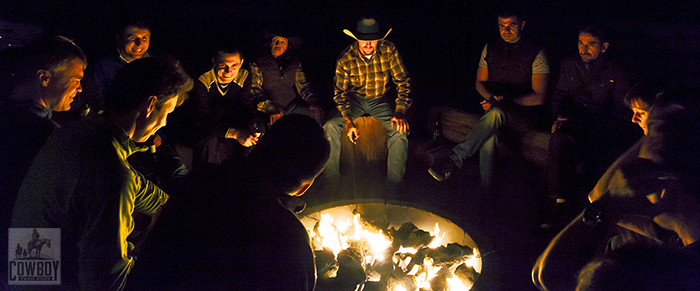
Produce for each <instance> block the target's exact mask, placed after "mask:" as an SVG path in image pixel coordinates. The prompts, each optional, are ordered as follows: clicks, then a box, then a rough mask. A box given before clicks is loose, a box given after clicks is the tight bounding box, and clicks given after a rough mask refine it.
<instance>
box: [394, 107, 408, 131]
mask: <svg viewBox="0 0 700 291" xmlns="http://www.w3.org/2000/svg"><path fill="white" fill-rule="evenodd" d="M391 127H395V128H396V131H398V132H400V133H404V132H407V131H408V121H407V120H406V117H405V116H404V115H403V113H401V112H396V113H394V117H392V118H391Z"/></svg>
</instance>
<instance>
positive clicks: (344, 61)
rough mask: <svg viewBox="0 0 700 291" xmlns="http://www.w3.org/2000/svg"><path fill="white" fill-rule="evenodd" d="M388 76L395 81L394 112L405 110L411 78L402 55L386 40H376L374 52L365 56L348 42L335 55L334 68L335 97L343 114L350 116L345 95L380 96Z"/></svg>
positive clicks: (356, 44)
mask: <svg viewBox="0 0 700 291" xmlns="http://www.w3.org/2000/svg"><path fill="white" fill-rule="evenodd" d="M389 79H391V81H393V82H394V84H396V91H397V95H398V96H397V97H396V112H401V113H405V112H406V110H407V109H408V107H409V106H411V102H412V100H411V98H409V96H408V95H409V93H411V78H410V76H409V75H408V72H406V68H405V67H404V63H403V59H401V55H399V52H398V50H397V49H396V47H395V46H394V44H393V43H392V42H390V41H387V40H383V41H379V43H378V44H377V48H376V50H375V52H374V55H373V56H372V57H371V58H370V59H367V58H365V57H363V56H361V55H360V51H359V47H358V43H357V42H354V43H353V44H351V45H350V46H348V47H347V48H346V49H345V50H344V51H343V52H342V53H341V54H340V58H338V61H337V64H336V69H335V97H333V100H335V103H336V105H337V106H338V110H340V113H342V114H343V117H345V118H350V116H351V114H350V101H349V100H348V96H349V95H354V96H356V97H359V98H367V99H378V98H382V97H384V94H385V93H386V91H387V89H388V84H389Z"/></svg>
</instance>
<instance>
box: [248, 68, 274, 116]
mask: <svg viewBox="0 0 700 291" xmlns="http://www.w3.org/2000/svg"><path fill="white" fill-rule="evenodd" d="M250 79H251V80H250V81H251V82H250V96H251V97H250V98H251V104H253V105H254V106H255V108H256V109H257V110H258V111H262V112H265V113H276V112H277V109H276V108H275V107H274V106H273V105H272V102H270V97H268V96H267V94H265V90H263V88H262V84H263V76H262V73H261V72H260V68H259V67H258V64H256V63H251V64H250Z"/></svg>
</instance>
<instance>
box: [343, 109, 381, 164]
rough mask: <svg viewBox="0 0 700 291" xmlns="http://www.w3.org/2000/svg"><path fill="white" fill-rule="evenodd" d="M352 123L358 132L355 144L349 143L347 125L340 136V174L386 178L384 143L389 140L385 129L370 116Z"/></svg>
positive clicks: (359, 118)
mask: <svg viewBox="0 0 700 291" xmlns="http://www.w3.org/2000/svg"><path fill="white" fill-rule="evenodd" d="M353 123H355V126H356V127H357V130H358V132H359V137H358V138H357V141H356V143H355V144H353V143H352V142H350V139H349V138H348V136H347V133H348V127H347V125H346V126H345V127H344V128H343V133H342V135H341V136H340V145H341V151H340V171H341V173H345V174H351V173H353V172H356V173H358V174H361V175H364V176H368V175H369V176H375V177H376V176H380V177H381V176H384V177H386V158H387V154H388V150H387V148H386V142H387V140H388V138H389V137H388V136H387V132H386V129H385V128H384V126H383V125H382V124H381V123H380V122H379V121H378V120H377V119H375V118H374V117H372V116H360V117H358V118H356V119H355V120H353Z"/></svg>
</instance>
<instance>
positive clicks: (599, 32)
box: [578, 26, 608, 45]
mask: <svg viewBox="0 0 700 291" xmlns="http://www.w3.org/2000/svg"><path fill="white" fill-rule="evenodd" d="M582 33H586V34H590V35H592V36H593V37H595V38H597V39H598V41H600V44H601V45H602V44H603V43H606V42H608V36H607V34H606V33H605V30H603V29H602V28H600V27H597V26H587V27H584V28H581V29H580V30H579V31H578V34H582Z"/></svg>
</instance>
